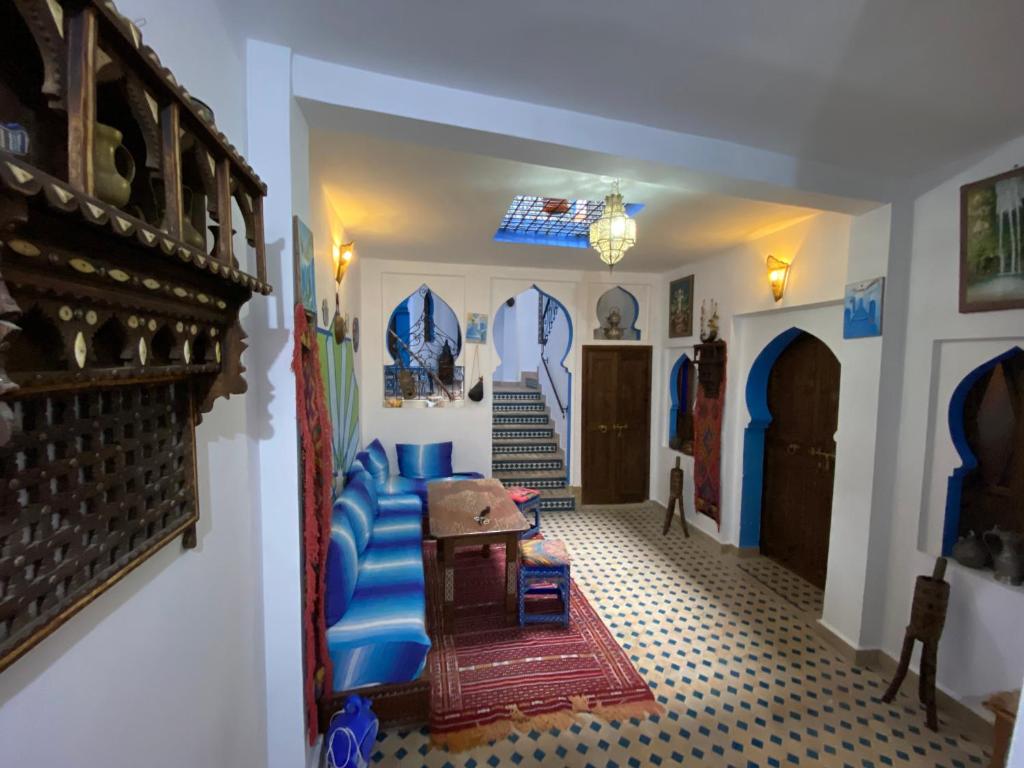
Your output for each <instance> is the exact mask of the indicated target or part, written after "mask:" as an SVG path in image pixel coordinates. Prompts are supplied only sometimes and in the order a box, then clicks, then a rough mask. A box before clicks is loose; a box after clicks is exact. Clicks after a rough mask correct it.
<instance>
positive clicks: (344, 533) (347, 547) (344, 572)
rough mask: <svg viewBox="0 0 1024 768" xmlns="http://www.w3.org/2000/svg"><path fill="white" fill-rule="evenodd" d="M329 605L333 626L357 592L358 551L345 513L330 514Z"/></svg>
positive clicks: (326, 609) (337, 511) (328, 622)
mask: <svg viewBox="0 0 1024 768" xmlns="http://www.w3.org/2000/svg"><path fill="white" fill-rule="evenodd" d="M325 578H326V580H327V594H326V601H325V602H326V604H325V606H324V614H325V616H326V618H327V624H328V626H330V625H331V624H334V623H335V622H336V621H337V620H338V619H340V618H341V617H342V616H343V615H344V613H345V610H346V609H347V608H348V604H349V601H350V600H351V599H352V595H353V593H354V592H355V591H356V580H357V579H358V578H359V549H358V547H356V538H355V534H353V533H352V526H351V525H349V522H348V516H347V515H346V514H345V511H344V509H340V508H339V507H337V506H336V507H335V508H334V511H333V512H332V513H331V539H330V541H329V542H328V544H327V568H326V571H325Z"/></svg>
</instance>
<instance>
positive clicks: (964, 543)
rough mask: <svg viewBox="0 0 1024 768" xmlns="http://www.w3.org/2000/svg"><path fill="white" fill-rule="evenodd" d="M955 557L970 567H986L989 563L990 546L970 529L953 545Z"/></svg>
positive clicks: (961, 563)
mask: <svg viewBox="0 0 1024 768" xmlns="http://www.w3.org/2000/svg"><path fill="white" fill-rule="evenodd" d="M953 559H954V560H956V561H957V562H958V563H960V565H966V566H967V567H968V568H984V567H985V566H986V565H988V548H987V547H986V546H985V544H984V543H983V542H982V540H981V539H979V538H978V537H977V536H976V535H975V533H974V531H970V532H969V533H968V534H967V536H961V537H960V539H959V541H957V543H956V544H954V545H953Z"/></svg>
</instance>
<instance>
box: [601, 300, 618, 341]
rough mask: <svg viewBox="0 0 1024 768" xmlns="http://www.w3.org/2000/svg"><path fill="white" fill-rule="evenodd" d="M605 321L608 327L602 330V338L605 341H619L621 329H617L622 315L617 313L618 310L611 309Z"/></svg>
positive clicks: (616, 308) (615, 308)
mask: <svg viewBox="0 0 1024 768" xmlns="http://www.w3.org/2000/svg"><path fill="white" fill-rule="evenodd" d="M605 320H606V321H607V322H608V326H607V327H606V328H605V329H604V337H605V338H606V339H615V340H617V339H621V338H622V329H621V328H619V323H621V322H622V315H621V314H620V313H619V308H618V307H612V311H611V312H609V313H608V317H606V318H605Z"/></svg>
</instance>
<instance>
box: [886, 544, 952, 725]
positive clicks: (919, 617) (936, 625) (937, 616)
mask: <svg viewBox="0 0 1024 768" xmlns="http://www.w3.org/2000/svg"><path fill="white" fill-rule="evenodd" d="M945 575H946V558H944V557H940V558H939V559H938V560H936V561H935V570H934V571H933V572H932V575H931V576H918V577H917V584H916V585H915V586H914V602H913V603H912V605H911V608H910V624H908V625H907V634H906V635H904V637H903V652H902V653H900V663H899V666H897V667H896V676H895V677H893V679H892V682H891V683H890V684H889V688H888V690H886V692H885V695H884V696H882V701H884V702H886V703H888V702H891V701H892V700H893V699H894V698H895V697H896V692H897V691H899V689H900V686H901V685H902V684H903V679H904V678H905V677H906V676H907V670H908V669H909V668H910V657H911V655H912V654H913V653H914V641H915V640H920V641H921V644H922V645H923V646H924V648H923V649H922V652H921V674H920V679H919V681H918V698H920V700H921V703H922V704H924V705H925V707H927V709H928V719H927V724H928V727H929V728H931V729H932V730H933V731H937V730H938V729H939V718H938V715H937V713H936V711H935V669H936V667H937V666H938V659H939V638H940V637H942V628H943V626H945V624H946V606H947V605H948V604H949V583H948V582H946V581H943V576H945Z"/></svg>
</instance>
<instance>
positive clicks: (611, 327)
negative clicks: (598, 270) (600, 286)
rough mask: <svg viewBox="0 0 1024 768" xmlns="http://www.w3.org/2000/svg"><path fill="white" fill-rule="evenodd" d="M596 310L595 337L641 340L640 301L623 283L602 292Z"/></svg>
mask: <svg viewBox="0 0 1024 768" xmlns="http://www.w3.org/2000/svg"><path fill="white" fill-rule="evenodd" d="M596 311H597V328H595V329H594V338H595V339H601V340H604V339H613V340H622V341H640V329H639V328H637V327H636V321H637V318H638V317H639V316H640V302H639V301H637V299H636V296H634V295H633V294H632V293H630V292H629V291H627V290H626V289H625V288H623V287H622V286H621V285H617V286H615V287H614V288H611V289H609V290H607V291H605V292H604V293H603V294H601V298H599V299H598V300H597V309H596ZM616 315H617V317H616ZM620 331H621V335H619V332H620Z"/></svg>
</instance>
